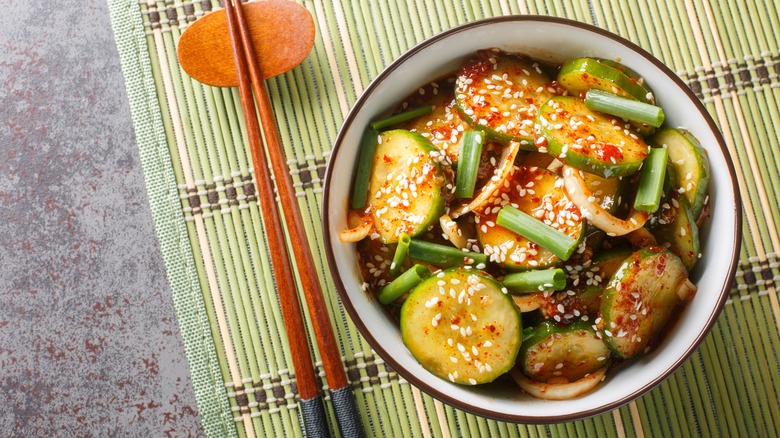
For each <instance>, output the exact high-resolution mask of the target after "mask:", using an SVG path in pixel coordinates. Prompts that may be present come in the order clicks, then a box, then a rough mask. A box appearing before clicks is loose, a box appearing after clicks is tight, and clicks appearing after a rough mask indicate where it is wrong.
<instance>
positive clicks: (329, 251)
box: [322, 15, 742, 424]
mask: <svg viewBox="0 0 780 438" xmlns="http://www.w3.org/2000/svg"><path fill="white" fill-rule="evenodd" d="M534 21H536V22H546V23H555V24H561V25H565V26H571V27H576V28H580V29H584V30H586V31H589V32H593V33H596V34H598V35H601V36H604V37H606V38H609V39H612V40H614V41H616V42H618V43H620V44H622V45H624V46H626V47H628V48H629V49H631V50H633V51H634V52H636V53H638V54H639V55H641V56H642V57H644V58H645V59H647V60H648V61H650V62H651V63H652V64H653V65H655V66H656V67H658V69H659V70H661V71H662V72H663V73H664V74H665V75H666V76H668V77H669V78H670V79H671V80H672V81H673V82H674V83H675V84H676V85H677V86H678V87H679V88H680V90H682V91H683V92H684V93H685V94H686V95H687V96H688V99H690V100H691V101H692V102H693V103H694V104H695V105H696V108H697V109H698V110H699V113H700V114H701V116H702V117H703V118H704V120H705V121H706V122H707V124H708V125H709V127H710V130H711V131H712V132H713V134H714V135H715V138H716V140H717V142H718V145H719V146H720V149H721V152H722V153H723V156H724V157H725V158H726V160H725V161H726V166H727V168H728V171H729V176H730V177H731V186H732V190H733V192H734V222H735V224H736V228H735V230H734V231H735V232H734V235H733V244H734V251H733V254H732V257H731V264H730V267H729V275H728V277H726V281H725V282H724V283H723V288H722V289H721V291H720V294H721V296H720V301H719V303H718V305H717V306H715V308H714V309H713V312H712V313H711V314H710V316H709V320H708V321H707V324H706V326H705V327H704V330H702V331H701V332H700V333H699V335H698V337H697V338H696V340H695V341H694V342H693V343H692V344H691V345H690V346H689V347H688V350H686V351H685V353H684V354H683V355H681V356H680V357H679V358H678V359H677V361H675V362H674V363H673V364H672V366H670V367H669V368H668V369H667V370H666V371H664V372H663V373H662V374H661V375H660V376H658V377H657V378H656V379H654V380H653V381H651V382H648V383H647V384H646V385H644V386H643V387H642V388H641V389H639V390H637V391H635V392H634V393H632V394H629V395H627V396H625V397H623V398H621V399H619V400H616V401H613V402H611V403H608V404H605V405H602V406H599V407H597V408H594V409H588V410H584V411H580V412H577V413H574V414H568V415H545V416H533V417H530V416H525V415H513V414H502V413H496V412H494V411H491V410H489V409H485V408H482V407H479V406H474V405H471V404H468V403H467V402H465V401H463V400H458V399H455V398H453V397H451V396H449V395H447V394H444V393H442V392H440V391H438V390H436V389H434V388H432V387H431V386H429V385H428V384H427V383H425V381H424V380H422V379H421V378H418V377H417V376H415V375H413V374H412V373H410V372H408V371H407V370H406V369H405V368H403V367H402V366H401V365H400V364H399V363H398V362H396V361H395V359H394V358H393V357H392V356H391V355H390V354H388V352H387V351H385V349H384V348H383V347H382V343H381V342H379V341H378V340H377V339H375V338H374V337H373V336H372V334H371V333H370V332H369V331H368V329H367V328H366V326H365V325H364V324H363V322H362V320H361V319H360V315H358V314H357V312H356V311H355V308H354V307H353V306H352V303H351V302H350V299H349V297H348V295H347V293H346V290H345V288H344V284H343V283H342V281H341V276H340V275H339V272H338V270H337V269H336V261H335V258H334V255H333V247H332V245H331V239H330V238H329V237H327V236H328V232H329V229H330V217H329V216H328V211H329V210H330V202H331V200H330V192H329V190H328V188H329V187H330V181H331V177H332V176H333V166H332V163H333V157H335V156H336V155H337V154H338V152H339V149H340V145H341V143H342V142H343V137H344V133H345V132H346V127H348V126H350V125H351V124H352V122H353V119H354V118H355V115H356V114H357V113H358V112H359V111H360V109H361V108H362V107H363V105H364V104H365V102H366V100H367V99H369V98H370V96H371V94H372V91H373V89H375V88H376V87H377V86H378V85H379V84H380V83H381V82H382V81H384V80H385V78H386V77H387V76H388V75H389V74H390V73H391V72H392V71H393V70H395V69H396V68H398V66H399V65H400V64H402V63H403V62H405V61H406V60H407V59H408V58H410V57H411V56H412V55H414V54H415V53H417V52H419V51H421V50H423V49H425V48H426V47H428V46H430V45H431V44H433V43H435V42H437V41H439V40H441V39H442V38H445V37H448V36H450V35H452V34H456V33H460V32H463V31H465V30H469V29H473V28H477V27H481V26H485V25H490V24H493V23H502V22H534ZM741 205H742V201H741V197H740V193H739V190H738V186H737V177H736V171H735V169H734V164H733V163H732V161H731V157H730V155H729V153H728V149H727V147H726V144H725V141H724V139H723V136H722V134H721V132H720V130H719V129H718V127H717V125H716V124H715V122H714V121H713V120H712V117H710V114H709V113H708V112H707V109H706V108H705V107H704V105H703V104H702V102H701V101H700V100H699V98H697V97H696V95H695V94H694V93H693V91H691V89H690V88H689V87H688V86H687V85H685V83H684V82H683V81H682V80H681V79H680V78H679V77H678V76H677V75H676V74H674V72H672V71H671V70H670V69H669V68H668V67H667V66H665V65H664V64H663V63H661V61H659V60H658V59H656V58H655V57H654V56H653V55H651V54H650V53H649V52H647V51H646V50H644V49H642V48H641V47H639V46H638V45H636V44H634V43H632V42H631V41H628V40H627V39H625V38H623V37H620V36H618V35H615V34H613V33H611V32H608V31H606V30H604V29H601V28H598V27H595V26H592V25H590V24H586V23H581V22H578V21H573V20H569V19H565V18H557V17H548V16H541V15H522V16H518V15H513V16H503V17H495V18H487V19H483V20H478V21H474V22H470V23H466V24H463V25H460V26H457V27H454V28H452V29H449V30H447V31H444V32H442V33H440V34H438V35H435V36H433V37H431V38H429V39H427V40H425V41H423V42H421V43H419V44H418V45H416V46H414V47H413V48H411V49H409V50H408V51H407V52H406V53H404V54H403V55H401V57H399V58H398V59H396V60H395V61H393V62H392V63H391V64H390V65H389V66H388V67H387V68H385V69H384V70H383V71H382V72H381V73H380V74H379V75H378V76H377V77H376V78H375V79H374V80H373V81H371V84H369V86H368V87H367V88H366V90H365V91H364V92H363V94H362V95H361V96H360V98H359V99H358V100H357V102H356V103H355V105H354V106H353V107H352V109H351V110H350V112H349V114H348V115H347V117H346V119H345V120H344V123H343V125H342V127H341V129H340V130H339V134H338V137H337V138H336V142H335V144H334V147H333V150H332V151H331V159H330V160H329V162H328V166H327V169H326V172H325V183H324V199H323V207H322V208H323V212H324V214H323V235H324V236H326V238H325V239H324V240H325V248H326V256H327V259H328V266H329V268H330V272H331V275H332V277H333V281H334V283H335V285H336V289H337V291H338V294H339V296H340V297H341V301H342V303H343V304H344V307H346V309H347V312H348V313H349V316H350V317H351V318H352V321H353V322H354V323H355V325H356V326H357V327H358V328H359V330H360V333H361V334H362V335H363V336H364V337H365V338H366V339H367V340H368V342H369V344H371V346H372V347H373V348H374V350H375V351H376V352H377V354H379V355H380V356H381V357H382V359H383V360H385V361H386V362H387V363H388V364H390V366H391V367H392V368H393V369H394V370H396V371H397V372H398V373H399V374H400V375H401V376H403V378H404V379H406V380H408V381H409V382H411V383H412V384H414V385H415V386H417V387H418V388H420V389H422V390H424V391H425V392H426V393H428V394H429V395H431V396H433V397H434V398H436V399H438V400H440V401H443V402H445V403H448V404H450V405H452V406H454V407H456V408H458V409H462V410H464V411H467V412H470V413H473V414H476V415H480V416H483V417H487V418H492V419H496V420H501V421H510V422H515V423H532V424H538V423H557V422H563V421H572V420H578V419H583V418H588V417H592V416H594V415H598V414H601V413H604V412H607V411H610V410H612V409H615V408H618V407H620V406H622V405H624V404H626V403H629V402H631V401H632V400H634V399H636V398H637V397H639V396H641V395H643V394H644V393H646V392H648V391H650V390H651V389H653V388H654V387H655V386H656V385H658V384H659V383H661V382H662V381H663V380H665V379H666V378H667V377H669V375H671V374H672V373H673V372H674V371H675V370H676V369H677V368H678V367H679V366H680V365H682V363H683V362H685V361H686V360H687V359H688V358H689V357H690V356H691V354H693V352H694V351H695V350H696V348H697V347H698V346H699V344H700V343H701V342H702V341H703V340H704V337H705V336H706V335H707V333H709V331H710V329H711V328H712V326H713V324H714V323H715V320H716V319H717V317H718V315H719V314H720V312H721V310H722V309H723V306H724V304H725V303H726V299H727V298H728V294H729V291H730V290H731V286H732V284H733V282H734V274H735V273H736V270H737V263H738V261H739V247H740V245H739V244H740V242H741V239H742V220H741V216H742V209H741Z"/></svg>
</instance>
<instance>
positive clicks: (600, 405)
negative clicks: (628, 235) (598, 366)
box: [323, 16, 742, 423]
mask: <svg viewBox="0 0 780 438" xmlns="http://www.w3.org/2000/svg"><path fill="white" fill-rule="evenodd" d="M492 47H497V48H499V49H502V50H504V51H507V52H520V53H524V54H527V55H530V56H531V57H533V58H536V59H539V60H544V61H551V62H554V63H561V62H563V61H566V60H569V59H572V58H576V57H582V56H593V57H601V58H609V59H616V58H618V57H619V58H618V59H620V60H621V62H623V63H624V64H625V65H627V66H629V67H631V68H632V69H634V70H636V71H637V72H638V73H639V74H641V75H642V76H643V77H644V78H645V80H646V81H647V82H648V83H649V84H650V85H651V86H652V88H653V90H654V92H655V94H656V99H657V101H658V103H659V105H661V106H662V107H663V109H664V112H665V113H666V120H667V123H668V124H670V125H671V126H675V127H685V128H687V129H688V130H690V131H691V132H692V133H693V134H694V135H695V136H696V137H697V138H698V139H699V140H700V142H701V143H702V145H703V147H704V148H705V149H706V150H707V153H708V154H709V160H710V166H711V180H710V189H709V193H710V197H711V201H712V217H711V218H710V219H709V220H708V222H707V224H706V225H705V226H704V227H703V229H702V230H701V246H702V252H703V255H702V258H701V260H700V261H699V263H698V264H697V265H696V267H695V269H694V271H693V272H692V274H691V276H692V279H693V281H694V282H696V283H697V284H698V286H699V292H698V293H697V294H696V296H695V298H694V299H693V301H692V302H691V303H690V304H688V306H687V307H686V308H685V310H684V311H683V312H682V315H681V317H680V319H679V321H678V322H677V323H676V325H675V326H674V327H673V329H672V330H671V332H670V333H669V334H668V335H667V336H666V337H665V338H664V340H663V342H662V343H661V345H660V346H659V347H658V348H657V349H656V350H655V351H654V352H652V353H651V354H649V355H646V356H642V357H640V358H638V359H635V360H632V361H630V362H629V363H626V364H623V366H621V367H619V368H617V369H612V370H610V372H609V373H608V374H607V378H606V380H605V381H604V382H603V383H602V384H601V385H600V386H599V387H598V388H597V389H596V390H594V391H593V392H591V393H590V394H587V395H585V396H582V397H579V398H576V399H572V400H564V401H544V400H539V399H535V398H532V397H530V396H528V395H526V394H524V393H523V392H522V391H521V390H520V389H518V388H517V387H515V386H514V385H505V384H504V385H499V384H495V383H494V384H489V385H483V386H477V387H466V386H459V385H455V384H452V383H450V382H448V381H445V380H442V379H440V378H438V377H436V376H434V375H433V374H431V373H429V372H428V371H426V370H425V369H423V367H422V366H420V364H419V363H418V362H417V360H415V358H414V357H413V356H412V355H411V353H409V351H408V350H407V348H406V347H405V346H404V344H403V342H402V341H401V335H400V332H399V329H398V324H397V322H396V321H394V320H393V319H392V318H390V317H389V316H388V314H387V313H386V312H385V310H384V309H383V308H382V305H381V304H380V303H379V302H378V301H376V300H375V299H373V297H371V296H369V295H368V294H367V293H366V292H364V291H363V290H362V289H361V287H360V285H361V283H362V280H361V277H360V274H359V272H358V268H357V260H356V251H355V246H354V244H344V243H341V242H339V240H338V234H339V231H341V230H343V229H345V228H347V222H346V215H347V208H348V199H349V196H350V191H351V186H352V178H353V173H354V168H355V165H356V162H357V159H356V158H357V155H358V145H359V143H360V137H361V135H362V133H363V131H364V129H365V128H366V126H367V124H368V123H369V121H370V120H372V119H375V118H377V117H379V116H382V115H386V114H387V113H388V111H391V110H392V109H393V108H394V107H395V106H396V105H397V104H398V103H399V102H400V101H401V100H402V99H403V98H404V97H405V96H407V95H409V94H411V93H412V92H414V91H415V90H416V89H417V88H419V87H420V86H422V85H424V84H426V83H428V82H430V81H431V80H433V79H436V78H439V77H442V76H444V75H445V74H448V73H451V72H453V71H455V70H456V69H457V67H458V66H459V64H460V63H461V61H463V60H464V59H466V58H468V57H470V56H472V55H473V54H474V53H475V52H476V51H477V50H479V49H486V48H492ZM323 217H324V218H325V220H324V224H323V226H324V235H325V236H326V238H325V242H326V249H327V257H328V262H329V264H330V269H331V272H332V274H333V278H334V280H335V284H336V286H337V288H338V292H339V294H340V296H341V299H342V302H343V303H344V306H345V307H346V309H347V311H348V312H349V315H350V316H351V317H352V320H353V321H354V322H355V324H356V325H357V326H358V328H359V329H360V332H361V333H362V334H363V336H365V337H366V339H367V340H368V341H369V343H370V344H371V346H372V347H373V348H374V350H375V351H376V352H377V353H378V354H379V355H380V356H381V357H382V358H383V359H384V360H385V361H386V362H387V363H388V364H389V365H390V366H392V367H393V369H395V370H396V371H397V372H398V373H399V374H400V375H401V376H402V377H403V378H405V379H406V380H408V381H410V382H411V383H413V384H414V385H416V386H417V387H419V388H420V389H422V390H424V391H425V392H427V393H428V394H430V395H432V396H433V397H435V398H437V399H439V400H441V401H444V402H446V403H449V404H451V405H452V406H455V407H457V408H460V409H464V410H466V411H469V412H472V413H475V414H478V415H482V416H486V417H491V418H495V419H500V420H505V421H514V422H524V423H546V422H559V421H568V420H573V419H578V418H584V417H588V416H592V415H595V414H598V413H601V412H605V411H607V410H610V409H614V408H616V407H618V406H620V405H622V404H624V403H627V402H629V401H631V400H632V399H634V398H636V397H638V396H640V395H641V394H643V393H645V392H646V391H648V390H650V389H651V388H653V387H654V386H656V385H657V384H658V383H660V382H661V381H663V380H664V379H665V378H666V377H668V376H669V375H670V374H671V373H672V372H673V371H674V370H675V369H676V368H677V367H678V366H680V365H681V364H682V363H683V361H685V360H686V359H687V358H688V357H689V356H690V355H691V353H693V351H694V350H695V349H696V347H697V346H698V345H699V343H700V342H701V341H702V340H703V339H704V337H705V335H706V334H707V332H708V331H709V329H710V327H711V326H712V324H713V323H714V321H715V319H716V318H717V316H718V314H719V313H720V310H721V309H722V307H723V304H724V302H725V300H726V297H727V295H728V293H729V290H730V288H731V283H732V280H733V278H734V272H735V270H736V264H737V259H738V253H739V242H740V241H741V237H742V234H741V202H740V199H739V193H738V191H737V185H736V177H735V173H734V168H733V165H732V163H731V161H730V160H729V158H728V154H727V150H726V146H725V144H724V141H723V138H722V137H721V134H720V133H719V132H718V129H717V127H716V125H715V123H714V122H713V121H712V119H711V118H710V116H709V115H708V114H707V111H706V109H705V108H704V106H703V105H702V104H701V103H700V101H699V100H698V99H697V98H696V97H695V96H694V94H693V93H692V92H691V91H690V90H689V89H688V87H686V85H685V84H684V83H683V82H682V81H681V80H680V79H679V78H678V77H677V76H676V75H675V74H674V73H673V72H672V71H671V70H669V69H668V68H667V67H665V66H664V65H663V64H661V62H660V61H658V60H657V59H655V58H654V57H653V56H652V55H650V54H649V53H647V52H646V51H644V50H642V49H641V48H640V47H638V46H636V45H635V44H633V43H631V42H629V41H627V40H625V39H623V38H620V37H618V36H616V35H613V34H611V33H609V32H607V31H604V30H602V29H599V28H596V27H593V26H590V25H586V24H582V23H579V22H575V21H569V20H565V19H560V18H552V17H542V16H510V17H500V18H494V19H488V20H482V21H477V22H473V23H469V24H465V25H462V26H460V27H457V28H454V29H451V30H448V31H446V32H443V33H441V34H439V35H436V36H434V37H432V38H430V39H428V40H426V41H424V42H422V43H420V44H419V45H417V46H416V47H414V48H412V49H411V50H409V51H408V52H407V53H405V54H404V55H403V56H401V57H400V58H399V59H398V60H396V61H395V62H393V63H392V64H391V65H390V66H388V67H387V68H386V69H385V70H384V71H383V72H382V73H381V74H380V75H379V76H377V78H376V79H374V81H373V82H372V83H371V84H370V85H369V87H368V88H367V89H366V91H365V92H364V93H363V95H362V96H361V97H360V99H358V101H357V103H356V104H355V106H354V107H353V108H352V110H351V112H350V113H349V115H348V116H347V118H346V121H345V122H344V125H343V127H342V128H341V131H340V132H339V135H338V138H337V139H336V143H335V145H334V147H333V152H332V155H331V158H330V162H329V164H328V169H327V174H326V177H325V198H324V214H323Z"/></svg>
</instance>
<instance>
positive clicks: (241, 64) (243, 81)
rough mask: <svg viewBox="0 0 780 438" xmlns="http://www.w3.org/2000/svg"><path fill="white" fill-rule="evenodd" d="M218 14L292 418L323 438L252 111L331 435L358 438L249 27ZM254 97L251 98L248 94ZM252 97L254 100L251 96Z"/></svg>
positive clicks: (230, 10) (228, 5)
mask: <svg viewBox="0 0 780 438" xmlns="http://www.w3.org/2000/svg"><path fill="white" fill-rule="evenodd" d="M224 3H225V12H226V15H227V21H228V30H229V32H230V41H231V45H232V49H233V58H234V59H235V62H236V71H237V73H238V83H239V85H238V89H239V94H240V96H241V106H242V108H243V111H244V118H245V119H246V128H247V134H248V138H249V146H250V150H251V154H252V162H253V164H254V169H255V177H256V179H257V189H258V190H257V191H258V198H259V200H260V205H261V209H262V218H263V226H264V228H265V231H266V236H267V239H268V247H269V249H270V255H271V263H272V265H273V271H274V278H275V279H276V284H277V292H278V294H279V301H280V303H281V309H282V316H283V318H284V326H285V330H286V332H287V337H288V341H289V344H290V352H291V353H292V360H293V366H294V368H295V376H296V380H297V382H298V390H299V393H300V412H301V416H302V418H303V424H304V429H305V431H306V434H307V436H316V437H319V436H329V435H330V432H329V428H328V423H327V420H326V416H325V409H324V405H323V402H322V397H321V395H320V393H319V388H318V385H317V380H316V378H315V370H314V365H313V364H312V355H311V352H310V351H309V343H308V340H307V339H306V332H305V329H304V324H303V313H302V312H301V306H300V303H299V301H298V296H297V294H296V288H295V279H294V277H293V269H292V265H291V263H292V261H291V259H290V257H289V254H288V251H287V246H286V244H285V238H284V229H283V225H282V221H281V218H280V214H279V210H278V209H277V204H276V200H275V196H274V187H273V182H272V181H271V174H270V172H269V169H268V160H267V157H266V155H265V153H264V151H263V140H262V137H261V132H260V126H258V120H257V117H256V114H257V113H256V112H255V100H256V101H257V112H258V113H259V114H260V123H262V127H263V133H264V134H265V140H266V142H267V146H268V155H269V157H268V158H270V162H271V166H272V168H273V173H274V176H275V179H276V185H277V189H278V192H279V199H280V201H281V205H282V213H283V214H284V221H285V223H286V224H287V227H288V230H289V234H290V240H291V246H292V250H293V251H292V252H293V256H294V260H295V262H296V263H297V264H298V266H299V267H300V268H301V269H299V270H298V271H299V274H300V278H301V282H302V289H303V292H304V296H305V300H306V304H307V305H308V309H309V315H310V316H311V319H312V323H313V324H312V325H313V327H314V335H315V338H316V341H317V346H318V347H319V351H320V356H321V357H322V365H323V368H324V369H325V377H326V379H327V381H328V386H329V387H330V396H331V403H332V404H333V409H334V412H335V415H336V421H337V423H338V428H339V431H340V432H341V435H342V436H344V437H362V436H364V435H365V434H364V432H363V426H362V424H361V422H360V415H359V413H358V410H357V406H356V404H355V399H354V394H353V393H352V389H351V387H350V385H349V381H348V380H347V376H346V374H345V372H344V366H343V364H342V362H341V353H340V351H339V349H338V346H337V345H336V339H335V336H334V334H333V329H332V327H331V324H330V319H329V317H328V311H327V307H326V306H325V298H324V296H323V293H322V288H321V287H320V282H319V278H318V277H317V274H316V272H315V269H314V266H315V265H314V259H313V258H312V255H311V251H310V249H309V244H308V241H307V238H306V230H305V229H304V226H303V221H302V219H301V213H300V210H299V207H298V200H297V199H296V196H295V190H294V189H293V184H292V180H291V178H290V173H289V171H288V168H287V162H286V159H285V156H284V150H283V148H282V142H281V140H280V138H279V131H278V129H277V127H276V121H275V120H274V115H273V110H272V108H271V101H270V100H269V98H268V91H267V90H266V87H265V82H264V80H263V75H262V72H261V71H260V68H259V64H258V62H257V59H256V58H255V51H254V48H253V46H252V39H251V35H250V33H249V26H248V25H247V23H246V19H245V17H244V14H243V10H242V6H241V2H240V0H225V1H224ZM253 91H254V95H253ZM253 96H254V98H253Z"/></svg>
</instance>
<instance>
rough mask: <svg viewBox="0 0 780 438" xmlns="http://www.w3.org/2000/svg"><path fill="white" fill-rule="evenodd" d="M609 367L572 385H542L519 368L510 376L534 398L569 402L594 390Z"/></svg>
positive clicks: (510, 371)
mask: <svg viewBox="0 0 780 438" xmlns="http://www.w3.org/2000/svg"><path fill="white" fill-rule="evenodd" d="M607 368H609V367H607V366H603V367H601V368H599V369H598V370H596V371H594V372H592V373H590V374H588V375H587V376H585V377H583V378H581V379H579V380H575V381H574V382H571V383H555V384H552V383H542V382H536V381H533V380H531V379H529V378H528V377H526V376H525V375H523V372H522V371H520V370H519V369H518V368H517V367H515V368H512V369H511V370H509V374H510V375H511V376H512V378H513V379H514V380H515V382H517V384H518V385H519V386H520V388H522V389H523V391H525V392H527V393H529V394H531V395H532V396H534V397H537V398H541V399H545V400H568V399H570V398H574V397H579V396H581V395H583V394H586V393H588V392H590V391H592V390H593V388H595V387H596V386H598V384H599V383H601V381H602V380H604V376H606V374H607Z"/></svg>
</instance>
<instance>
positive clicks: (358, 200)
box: [352, 129, 379, 210]
mask: <svg viewBox="0 0 780 438" xmlns="http://www.w3.org/2000/svg"><path fill="white" fill-rule="evenodd" d="M377 137H379V131H377V130H376V129H367V130H366V132H365V133H363V138H362V139H361V140H360V155H359V156H358V165H357V171H356V172H355V185H354V186H353V190H352V209H353V210H362V209H363V208H365V206H366V199H367V198H368V180H369V179H370V178H371V165H372V164H373V162H374V151H375V150H376V145H377Z"/></svg>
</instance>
